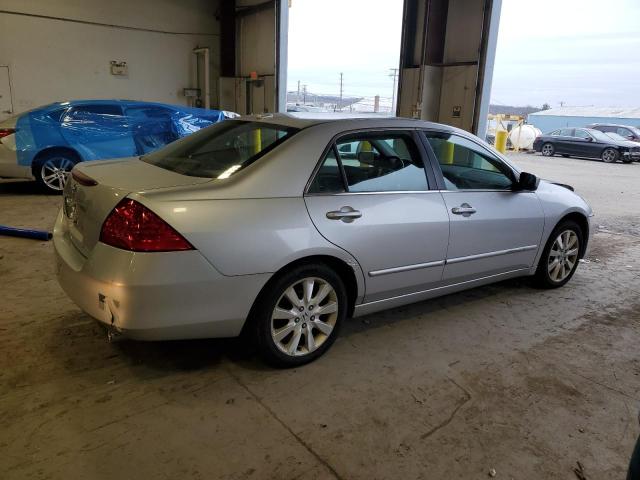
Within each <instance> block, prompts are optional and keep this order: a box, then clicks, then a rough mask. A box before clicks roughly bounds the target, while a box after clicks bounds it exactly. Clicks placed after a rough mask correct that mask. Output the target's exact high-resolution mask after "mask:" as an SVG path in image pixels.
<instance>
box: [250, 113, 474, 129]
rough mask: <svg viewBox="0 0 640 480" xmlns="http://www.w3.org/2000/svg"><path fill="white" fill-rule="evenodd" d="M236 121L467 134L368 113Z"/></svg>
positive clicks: (290, 115)
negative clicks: (413, 129)
mask: <svg viewBox="0 0 640 480" xmlns="http://www.w3.org/2000/svg"><path fill="white" fill-rule="evenodd" d="M237 120H244V121H257V122H264V123H271V124H274V125H282V126H285V127H292V128H299V129H303V128H308V127H312V126H315V125H323V124H331V125H332V126H334V127H338V128H343V129H344V130H350V129H358V128H376V127H377V128H381V127H384V128H393V127H397V128H427V129H428V128H433V129H437V130H447V131H458V132H461V133H463V134H465V135H468V132H465V131H463V130H459V129H457V128H454V127H450V126H448V125H442V124H439V123H433V122H426V121H424V120H418V119H413V118H403V117H392V116H388V115H380V114H375V113H374V114H370V113H369V114H368V113H332V112H327V113H317V112H288V113H268V114H260V115H243V116H241V117H239V118H238V119H237Z"/></svg>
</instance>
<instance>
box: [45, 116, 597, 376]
mask: <svg viewBox="0 0 640 480" xmlns="http://www.w3.org/2000/svg"><path fill="white" fill-rule="evenodd" d="M591 215H592V213H591V208H590V207H589V206H588V205H587V204H586V203H585V202H584V200H582V198H580V197H579V196H578V195H576V194H575V193H573V191H572V189H571V187H568V186H562V185H556V184H553V183H549V182H546V181H542V180H539V179H537V178H536V177H535V176H534V175H532V174H529V173H523V172H520V171H519V170H518V169H517V168H516V167H515V166H513V165H511V164H510V163H509V161H508V160H507V159H506V158H504V157H503V156H501V155H499V154H497V153H496V152H495V151H494V150H492V149H491V148H490V147H488V146H487V145H486V144H485V143H484V142H482V141H480V140H478V139H477V138H476V137H474V136H472V135H470V134H468V133H465V132H463V131H461V130H458V129H455V128H452V127H448V126H445V125H439V124H435V123H427V122H423V121H418V120H409V119H400V118H349V119H330V118H310V117H306V118H305V117H301V116H293V115H287V114H275V115H268V116H258V117H243V118H241V119H237V120H227V121H224V122H222V123H219V124H216V125H213V126H211V127H209V128H206V129H203V130H201V131H199V132H197V133H195V134H193V135H191V136H189V137H187V138H184V139H182V140H179V141H177V142H175V143H172V144H170V145H168V146H167V147H165V148H163V149H162V150H159V151H157V152H155V153H152V154H149V155H146V156H143V157H141V158H135V159H130V160H115V161H97V162H90V163H86V164H85V163H82V164H79V165H77V166H76V167H75V168H74V170H73V172H72V178H71V179H70V181H69V182H67V185H66V187H65V192H64V206H63V209H62V211H61V212H60V214H59V216H58V219H57V222H56V226H55V231H54V244H55V251H56V257H57V273H58V278H59V281H60V284H61V285H62V288H63V289H64V290H65V292H66V293H67V294H68V295H69V297H71V299H72V300H73V301H74V302H75V303H76V304H77V305H78V306H79V307H80V308H81V309H82V310H84V311H85V312H87V313H88V314H89V315H91V316H92V317H94V318H96V319H97V320H99V321H100V322H102V323H103V324H105V325H106V326H107V329H108V330H109V332H110V333H111V334H112V335H122V336H124V337H128V338H133V339H141V340H165V339H186V338H203V337H233V336H237V335H239V334H240V333H246V334H249V335H251V336H252V337H253V338H254V340H255V341H256V343H257V345H258V347H259V351H260V352H261V353H262V354H263V356H264V357H265V359H266V360H268V361H269V362H271V363H273V364H277V365H282V366H294V365H300V364H303V363H306V362H309V361H311V360H313V359H315V358H317V357H319V356H320V355H322V354H323V353H324V352H326V351H327V349H328V348H329V347H330V346H331V344H332V343H333V342H334V340H335V339H336V336H337V334H338V331H339V329H340V326H341V324H342V323H343V322H344V321H345V319H346V318H347V317H350V316H359V315H365V314H369V313H372V312H376V311H379V310H383V309H387V308H391V307H397V306H399V305H404V304H408V303H412V302H417V301H421V300H425V299H428V298H433V297H436V296H440V295H445V294H449V293H452V292H456V291H460V290H464V289H468V288H472V287H476V286H479V285H484V284H487V283H491V282H496V281H500V280H504V279H507V278H513V277H518V276H527V275H530V276H533V277H534V279H535V282H536V283H537V284H538V285H540V286H543V287H547V288H554V287H560V286H562V285H564V284H565V283H566V282H567V281H568V280H569V279H570V278H571V276H572V275H573V274H574V272H575V270H576V268H577V267H578V264H579V263H578V260H579V259H580V258H581V257H583V256H584V255H585V252H586V249H587V245H588V239H589V235H590V233H591V225H590V220H591V219H590V217H591Z"/></svg>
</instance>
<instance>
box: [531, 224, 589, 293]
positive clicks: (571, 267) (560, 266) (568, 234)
mask: <svg viewBox="0 0 640 480" xmlns="http://www.w3.org/2000/svg"><path fill="white" fill-rule="evenodd" d="M582 242H583V235H582V229H581V228H580V226H578V224H577V223H575V222H573V221H571V220H566V221H563V222H561V223H560V224H559V225H558V226H557V227H556V228H555V229H554V230H553V232H552V233H551V235H550V236H549V240H548V241H547V244H546V245H545V247H544V250H543V251H542V256H541V257H540V261H539V263H538V268H537V270H536V273H535V277H534V278H535V282H536V284H537V285H538V286H540V287H542V288H558V287H561V286H563V285H564V284H565V283H567V282H568V281H569V280H570V279H571V277H572V276H573V274H574V273H575V271H576V269H577V268H578V260H579V258H580V250H581V248H582Z"/></svg>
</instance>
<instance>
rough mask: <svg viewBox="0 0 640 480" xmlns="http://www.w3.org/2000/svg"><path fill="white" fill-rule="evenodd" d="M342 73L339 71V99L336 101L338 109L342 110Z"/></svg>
mask: <svg viewBox="0 0 640 480" xmlns="http://www.w3.org/2000/svg"><path fill="white" fill-rule="evenodd" d="M343 75H344V74H343V73H342V72H340V101H339V102H338V111H340V112H341V111H342V86H343V84H342V76H343Z"/></svg>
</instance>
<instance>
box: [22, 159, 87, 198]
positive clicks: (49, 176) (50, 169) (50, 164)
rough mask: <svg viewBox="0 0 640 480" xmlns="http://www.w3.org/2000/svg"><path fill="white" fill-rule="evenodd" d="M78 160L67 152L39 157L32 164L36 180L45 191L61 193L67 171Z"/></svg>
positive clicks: (65, 181) (69, 170)
mask: <svg viewBox="0 0 640 480" xmlns="http://www.w3.org/2000/svg"><path fill="white" fill-rule="evenodd" d="M76 163H78V160H77V159H76V158H74V157H73V156H72V155H70V154H67V153H55V154H51V155H48V156H47V157H45V158H42V159H40V160H39V161H38V162H37V163H36V165H35V166H34V169H33V173H34V175H35V177H36V181H37V182H38V184H39V185H40V187H41V188H43V189H44V190H45V191H46V192H47V193H62V191H63V190H64V186H65V185H66V183H67V177H68V175H69V172H71V170H72V169H73V167H74V166H75V164H76Z"/></svg>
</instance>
